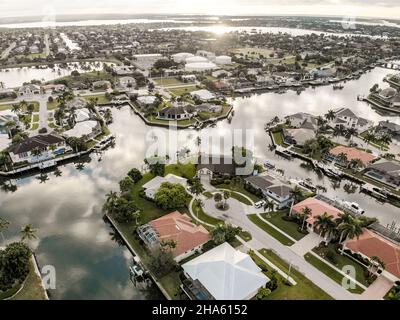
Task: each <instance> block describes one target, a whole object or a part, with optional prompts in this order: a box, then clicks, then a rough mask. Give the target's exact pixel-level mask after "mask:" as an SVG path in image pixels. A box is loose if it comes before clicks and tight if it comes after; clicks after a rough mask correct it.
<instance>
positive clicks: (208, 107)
mask: <svg viewBox="0 0 400 320" xmlns="http://www.w3.org/2000/svg"><path fill="white" fill-rule="evenodd" d="M222 108H223V107H222V105H220V104H210V103H202V104H199V105H197V106H196V110H197V112H212V113H221V112H222Z"/></svg>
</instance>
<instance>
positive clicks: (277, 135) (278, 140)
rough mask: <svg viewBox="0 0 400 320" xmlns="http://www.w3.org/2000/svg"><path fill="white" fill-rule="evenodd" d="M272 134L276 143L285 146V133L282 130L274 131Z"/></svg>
mask: <svg viewBox="0 0 400 320" xmlns="http://www.w3.org/2000/svg"><path fill="white" fill-rule="evenodd" d="M272 136H273V138H274V141H275V144H276V145H278V146H285V145H286V144H285V143H284V142H283V134H282V132H281V131H277V132H272Z"/></svg>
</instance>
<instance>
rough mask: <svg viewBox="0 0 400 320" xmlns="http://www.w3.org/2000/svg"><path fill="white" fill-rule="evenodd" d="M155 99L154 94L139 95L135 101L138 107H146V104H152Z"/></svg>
mask: <svg viewBox="0 0 400 320" xmlns="http://www.w3.org/2000/svg"><path fill="white" fill-rule="evenodd" d="M156 100H157V97H156V96H140V97H137V99H136V103H137V105H138V106H139V107H140V108H146V107H147V106H150V105H152V104H154V103H155V102H156Z"/></svg>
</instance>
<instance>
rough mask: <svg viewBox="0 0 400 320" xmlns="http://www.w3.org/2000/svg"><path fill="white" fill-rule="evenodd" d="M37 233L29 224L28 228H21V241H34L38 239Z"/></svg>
mask: <svg viewBox="0 0 400 320" xmlns="http://www.w3.org/2000/svg"><path fill="white" fill-rule="evenodd" d="M36 232H37V230H36V229H35V228H33V227H32V225H31V224H27V225H26V226H24V227H22V228H21V231H20V233H21V236H22V237H21V240H22V241H24V240H25V239H28V240H32V239H36V238H37V236H36Z"/></svg>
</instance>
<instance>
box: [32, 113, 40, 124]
mask: <svg viewBox="0 0 400 320" xmlns="http://www.w3.org/2000/svg"><path fill="white" fill-rule="evenodd" d="M33 122H39V115H38V114H34V115H33Z"/></svg>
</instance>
